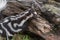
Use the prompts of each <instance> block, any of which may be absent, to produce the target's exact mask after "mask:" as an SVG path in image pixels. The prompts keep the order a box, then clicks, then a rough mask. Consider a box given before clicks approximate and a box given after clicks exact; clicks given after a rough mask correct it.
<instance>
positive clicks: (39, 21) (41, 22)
mask: <svg viewBox="0 0 60 40" xmlns="http://www.w3.org/2000/svg"><path fill="white" fill-rule="evenodd" d="M56 1H57V2H56ZM39 2H44V4H40V6H41V8H39V7H36V5H34V7H35V9H34V10H36V12H37V13H38V15H37V16H39V17H38V18H36V19H33V20H32V21H31V22H30V25H29V26H28V31H30V32H32V33H34V34H37V35H38V36H42V37H43V38H45V39H46V40H60V34H59V33H60V3H58V2H59V0H55V1H54V0H47V1H46V0H45V1H44V0H40V1H39ZM30 7H31V3H30V2H27V3H26V4H25V3H23V2H13V3H12V2H9V3H8V5H7V7H6V9H5V10H3V11H2V14H4V15H6V16H10V15H16V14H17V13H20V12H23V11H25V10H26V9H28V8H30Z"/></svg>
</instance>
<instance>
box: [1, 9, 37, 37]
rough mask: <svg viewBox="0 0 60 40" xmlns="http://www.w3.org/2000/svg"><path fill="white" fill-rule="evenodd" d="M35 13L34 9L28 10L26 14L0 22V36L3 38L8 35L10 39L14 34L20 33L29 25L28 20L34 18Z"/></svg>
mask: <svg viewBox="0 0 60 40" xmlns="http://www.w3.org/2000/svg"><path fill="white" fill-rule="evenodd" d="M34 14H36V12H34V11H33V10H32V9H28V10H27V11H25V12H22V13H20V14H17V15H15V16H9V17H6V18H4V19H3V20H1V21H0V34H1V35H2V36H4V35H6V36H8V37H10V36H13V34H15V33H18V32H20V31H22V30H24V28H26V27H27V25H28V20H30V19H31V18H33V16H34Z"/></svg>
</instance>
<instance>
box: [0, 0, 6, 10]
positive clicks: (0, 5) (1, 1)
mask: <svg viewBox="0 0 60 40" xmlns="http://www.w3.org/2000/svg"><path fill="white" fill-rule="evenodd" d="M6 4H7V0H0V11H2V10H3V9H5V7H6Z"/></svg>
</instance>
